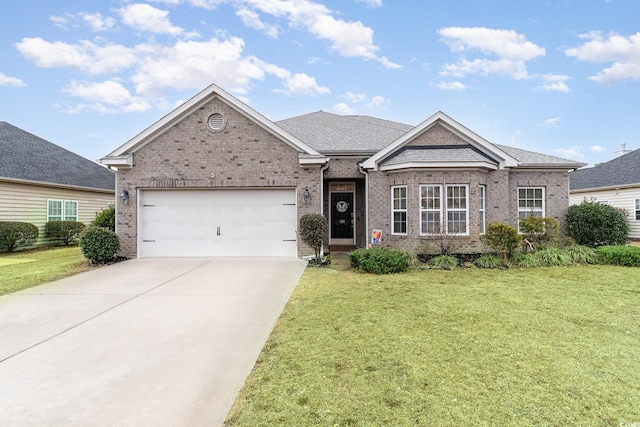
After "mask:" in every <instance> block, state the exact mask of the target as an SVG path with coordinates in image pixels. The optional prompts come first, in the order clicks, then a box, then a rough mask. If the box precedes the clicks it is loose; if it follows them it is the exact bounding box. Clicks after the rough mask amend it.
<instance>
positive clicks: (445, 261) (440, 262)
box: [429, 255, 458, 270]
mask: <svg viewBox="0 0 640 427" xmlns="http://www.w3.org/2000/svg"><path fill="white" fill-rule="evenodd" d="M429 264H431V265H432V266H434V267H438V268H441V269H443V270H454V269H455V268H456V267H457V266H458V258H456V257H454V256H451V255H440V256H437V257H435V258H433V259H432V260H431V261H430V262H429Z"/></svg>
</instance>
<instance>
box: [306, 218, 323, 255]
mask: <svg viewBox="0 0 640 427" xmlns="http://www.w3.org/2000/svg"><path fill="white" fill-rule="evenodd" d="M326 235H327V218H326V217H325V216H324V215H321V214H306V215H303V216H302V218H300V236H301V237H302V241H303V242H304V243H306V244H307V245H309V247H311V249H313V250H314V252H315V255H316V259H320V250H321V249H322V241H323V240H324V238H325V236H326Z"/></svg>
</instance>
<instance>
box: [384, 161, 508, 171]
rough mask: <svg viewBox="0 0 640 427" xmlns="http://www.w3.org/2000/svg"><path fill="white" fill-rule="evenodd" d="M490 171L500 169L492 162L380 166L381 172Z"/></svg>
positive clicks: (418, 163)
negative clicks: (403, 170) (404, 170)
mask: <svg viewBox="0 0 640 427" xmlns="http://www.w3.org/2000/svg"><path fill="white" fill-rule="evenodd" d="M426 168H430V169H433V168H438V169H489V170H497V169H498V167H497V166H496V165H495V164H493V163H491V162H410V163H399V164H395V165H387V166H384V165H382V166H380V170H381V171H383V172H384V171H394V170H402V169H414V170H416V169H426Z"/></svg>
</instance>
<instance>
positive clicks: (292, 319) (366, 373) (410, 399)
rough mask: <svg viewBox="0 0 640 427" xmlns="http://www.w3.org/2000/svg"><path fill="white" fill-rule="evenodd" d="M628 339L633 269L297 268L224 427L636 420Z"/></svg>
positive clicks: (638, 299) (638, 292) (636, 275)
mask: <svg viewBox="0 0 640 427" xmlns="http://www.w3.org/2000/svg"><path fill="white" fill-rule="evenodd" d="M639 343H640V269H632V268H624V267H612V266H581V267H554V268H536V269H513V270H506V271H503V270H485V269H460V270H455V271H443V270H430V271H414V272H411V273H406V274H401V275H390V276H374V275H368V274H357V273H353V272H350V271H338V270H335V269H307V270H306V272H305V273H304V275H303V277H302V279H301V281H300V283H299V284H298V287H297V288H296V290H295V291H294V294H293V295H292V297H291V299H290V301H289V303H288V305H287V307H286V308H285V310H284V312H283V314H282V316H281V318H280V320H279V321H278V323H277V325H276V327H275V328H274V331H273V333H272V335H271V337H270V339H269V340H268V342H267V344H266V346H265V348H264V349H263V351H262V353H261V355H260V357H259V358H258V361H257V363H256V366H255V367H254V370H253V372H252V373H251V375H250V376H249V378H248V379H247V381H246V383H245V386H244V388H243V389H242V391H241V393H240V395H239V397H238V399H237V400H236V402H235V404H234V407H233V408H232V410H231V412H230V414H229V417H228V419H227V421H226V425H228V426H272V425H278V426H453V425H465V426H467V425H473V426H476V425H486V426H493V425H501V426H503V425H517V426H541V425H542V426H559V425H581V426H607V425H611V426H620V425H637V423H640V369H639V366H640V365H639V361H640V345H639ZM633 423H636V424H633Z"/></svg>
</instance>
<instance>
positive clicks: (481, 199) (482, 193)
mask: <svg viewBox="0 0 640 427" xmlns="http://www.w3.org/2000/svg"><path fill="white" fill-rule="evenodd" d="M486 200H487V187H486V186H484V185H481V186H480V187H479V188H478V227H479V229H480V234H484V232H485V229H486V221H487V215H486V212H487V210H486Z"/></svg>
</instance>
